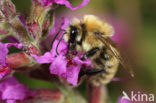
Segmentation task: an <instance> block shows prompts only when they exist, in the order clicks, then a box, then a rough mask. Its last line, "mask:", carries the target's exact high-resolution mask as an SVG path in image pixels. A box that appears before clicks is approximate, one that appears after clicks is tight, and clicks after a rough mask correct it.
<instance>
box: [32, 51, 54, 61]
mask: <svg viewBox="0 0 156 103" xmlns="http://www.w3.org/2000/svg"><path fill="white" fill-rule="evenodd" d="M31 56H32V57H34V58H35V60H36V61H37V62H38V63H51V62H53V60H54V57H53V56H52V54H51V53H50V52H46V53H45V54H44V55H43V56H37V55H34V54H31Z"/></svg>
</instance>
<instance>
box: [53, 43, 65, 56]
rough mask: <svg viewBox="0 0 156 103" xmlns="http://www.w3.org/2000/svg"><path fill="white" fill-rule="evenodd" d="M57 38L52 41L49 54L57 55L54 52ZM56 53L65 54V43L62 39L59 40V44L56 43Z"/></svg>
mask: <svg viewBox="0 0 156 103" xmlns="http://www.w3.org/2000/svg"><path fill="white" fill-rule="evenodd" d="M58 42H59V40H55V42H54V43H53V46H52V49H51V51H50V52H51V54H52V55H53V56H57V54H56V47H57V45H58ZM57 50H58V53H59V54H61V55H65V53H66V52H67V43H66V42H64V41H61V42H60V44H59V45H58V49H57Z"/></svg>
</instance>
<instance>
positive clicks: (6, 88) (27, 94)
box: [0, 77, 35, 103]
mask: <svg viewBox="0 0 156 103" xmlns="http://www.w3.org/2000/svg"><path fill="white" fill-rule="evenodd" d="M33 96H35V92H34V91H31V90H30V89H28V88H27V87H26V86H25V85H23V84H20V83H19V82H18V81H17V80H16V79H15V78H14V77H8V78H5V79H4V80H2V81H0V101H2V100H3V101H6V102H7V103H16V100H20V101H22V100H25V99H29V98H32V97H33Z"/></svg>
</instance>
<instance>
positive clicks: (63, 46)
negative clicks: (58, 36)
mask: <svg viewBox="0 0 156 103" xmlns="http://www.w3.org/2000/svg"><path fill="white" fill-rule="evenodd" d="M57 44H58V40H55V42H54V44H53V47H52V49H51V51H50V52H46V53H45V54H44V55H43V56H37V55H33V54H32V55H31V56H32V57H34V58H35V59H36V61H37V62H38V63H51V65H50V67H49V69H50V73H51V74H55V75H58V76H60V77H64V78H66V79H67V81H68V82H69V83H71V84H73V85H77V81H78V74H79V72H80V68H81V65H90V64H91V61H89V60H85V61H81V60H80V59H79V57H78V56H75V57H73V58H68V59H67V58H66V56H65V54H66V52H67V50H68V49H67V43H66V42H64V41H61V42H60V45H59V47H58V52H59V55H57V54H56V46H57Z"/></svg>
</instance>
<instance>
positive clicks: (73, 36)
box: [64, 15, 132, 86]
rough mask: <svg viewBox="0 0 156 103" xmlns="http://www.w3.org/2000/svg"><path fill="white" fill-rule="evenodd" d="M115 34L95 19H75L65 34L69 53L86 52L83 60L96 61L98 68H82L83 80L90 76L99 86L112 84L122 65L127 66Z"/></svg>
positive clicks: (98, 19) (90, 79) (104, 22)
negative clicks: (84, 77) (113, 36)
mask: <svg viewBox="0 0 156 103" xmlns="http://www.w3.org/2000/svg"><path fill="white" fill-rule="evenodd" d="M113 34H114V30H113V27H112V26H111V25H110V24H108V23H107V22H106V21H103V20H101V19H100V18H98V17H96V16H94V15H85V16H84V17H83V18H82V20H79V19H77V18H74V19H73V20H72V22H71V24H70V25H69V26H68V27H67V29H66V31H65V35H64V39H65V41H66V42H68V47H69V51H72V50H76V51H80V52H84V56H83V57H82V58H81V60H85V59H87V58H89V59H90V60H91V61H92V64H93V66H94V68H92V69H84V68H82V69H81V71H80V74H79V76H83V75H88V77H89V79H88V80H89V81H90V82H91V83H92V84H93V85H95V86H99V85H100V84H107V83H109V82H110V81H111V79H112V78H113V77H114V75H115V74H116V72H117V69H118V65H119V63H121V64H123V65H124V63H123V61H124V60H123V58H122V56H121V55H120V52H119V50H118V48H117V46H116V44H115V43H114V42H113V41H112V40H111V39H110V36H112V35H113ZM131 74H132V73H131Z"/></svg>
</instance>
